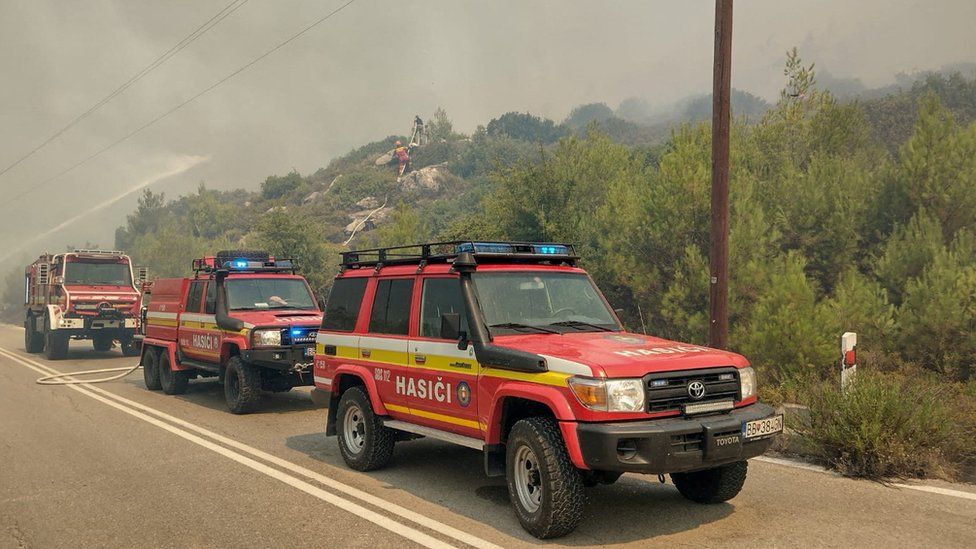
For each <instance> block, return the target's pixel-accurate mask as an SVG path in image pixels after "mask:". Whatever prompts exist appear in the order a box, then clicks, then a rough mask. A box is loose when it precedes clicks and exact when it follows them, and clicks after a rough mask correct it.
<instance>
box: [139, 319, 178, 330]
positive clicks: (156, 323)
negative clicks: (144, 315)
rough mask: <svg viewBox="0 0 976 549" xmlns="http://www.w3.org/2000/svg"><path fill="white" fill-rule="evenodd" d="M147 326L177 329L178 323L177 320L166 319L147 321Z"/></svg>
mask: <svg viewBox="0 0 976 549" xmlns="http://www.w3.org/2000/svg"><path fill="white" fill-rule="evenodd" d="M146 325H147V326H166V327H168V328H175V327H176V321H175V320H165V319H147V320H146Z"/></svg>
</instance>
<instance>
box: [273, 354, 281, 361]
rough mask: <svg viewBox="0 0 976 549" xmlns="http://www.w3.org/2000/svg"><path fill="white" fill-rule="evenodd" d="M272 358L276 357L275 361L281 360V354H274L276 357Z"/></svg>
mask: <svg viewBox="0 0 976 549" xmlns="http://www.w3.org/2000/svg"><path fill="white" fill-rule="evenodd" d="M272 356H273V357H274V359H275V360H281V353H274V355H272Z"/></svg>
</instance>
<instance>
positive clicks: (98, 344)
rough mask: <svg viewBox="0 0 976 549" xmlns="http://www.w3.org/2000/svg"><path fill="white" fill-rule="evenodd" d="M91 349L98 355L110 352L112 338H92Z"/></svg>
mask: <svg viewBox="0 0 976 549" xmlns="http://www.w3.org/2000/svg"><path fill="white" fill-rule="evenodd" d="M92 348H93V349H95V351H97V352H99V353H104V352H106V351H111V350H112V338H110V337H109V338H106V337H94V338H92Z"/></svg>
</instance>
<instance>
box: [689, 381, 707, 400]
mask: <svg viewBox="0 0 976 549" xmlns="http://www.w3.org/2000/svg"><path fill="white" fill-rule="evenodd" d="M688 396H690V397H691V398H693V399H695V400H700V399H701V398H702V397H704V396H705V384H704V383H702V382H701V381H698V380H695V381H692V382H690V383H689V384H688Z"/></svg>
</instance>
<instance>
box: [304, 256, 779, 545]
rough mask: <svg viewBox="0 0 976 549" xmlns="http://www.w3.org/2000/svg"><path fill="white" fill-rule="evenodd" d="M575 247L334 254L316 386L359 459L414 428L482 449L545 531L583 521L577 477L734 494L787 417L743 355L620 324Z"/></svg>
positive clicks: (531, 521) (372, 460)
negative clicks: (337, 259)
mask: <svg viewBox="0 0 976 549" xmlns="http://www.w3.org/2000/svg"><path fill="white" fill-rule="evenodd" d="M577 261H578V257H577V256H576V254H575V252H574V250H573V247H572V246H571V245H568V244H551V243H524V242H472V241H462V242H446V243H431V244H422V245H418V246H404V247H398V248H382V249H376V250H360V251H351V252H345V253H344V254H343V262H342V269H343V270H342V272H341V273H340V275H339V276H338V277H337V278H336V280H335V283H334V284H333V286H332V293H331V294H330V296H329V301H328V304H327V305H326V308H325V320H324V322H323V324H322V327H321V329H320V330H319V334H318V340H317V344H318V349H317V352H316V356H315V385H316V389H315V390H314V392H313V398H316V399H321V400H328V401H329V402H330V404H329V412H328V419H327V423H326V434H327V435H337V436H338V443H339V444H338V445H339V451H340V453H341V455H342V457H343V459H344V460H345V462H346V463H347V464H348V465H349V466H350V467H352V468H353V469H356V470H359V471H369V470H372V469H377V468H380V467H383V466H385V465H386V464H387V463H389V462H390V460H391V458H392V457H393V447H394V445H395V444H396V443H397V442H398V441H406V440H410V439H412V438H416V437H417V436H426V437H430V438H435V439H440V440H444V441H447V442H451V443H454V444H459V445H461V446H467V447H469V448H473V449H476V450H478V451H481V452H482V454H483V455H484V464H485V471H486V473H487V474H488V475H489V476H505V477H506V478H507V481H508V491H509V495H510V498H511V501H512V505H513V507H514V510H515V514H516V517H517V518H518V520H519V522H521V523H522V525H523V526H524V527H525V529H526V530H528V531H529V532H530V533H532V534H533V535H535V536H536V537H539V538H549V537H555V536H560V535H563V534H566V533H568V532H570V531H572V530H573V528H575V527H576V525H577V524H578V523H579V521H580V520H581V519H582V517H583V506H584V502H585V500H586V494H585V492H584V486H588V485H589V486H591V485H595V484H601V483H602V484H609V483H612V482H614V481H616V480H617V478H618V477H620V475H621V474H623V473H643V474H653V475H661V478H662V479H663V478H664V477H663V475H664V474H670V475H671V479H672V480H673V482H674V485H675V487H676V488H677V489H678V491H679V492H680V493H681V495H683V496H684V497H686V498H688V499H690V500H692V501H695V502H698V503H719V502H723V501H726V500H728V499H731V498H733V497H735V495H736V494H738V493H739V490H740V489H741V488H742V486H743V483H744V482H745V478H746V470H747V465H746V460H747V459H749V458H751V457H755V456H758V455H759V454H762V453H763V452H764V451H766V449H767V448H769V446H770V444H771V443H772V438H771V437H773V436H774V435H776V434H777V433H779V432H781V431H782V430H783V416H782V415H779V414H776V413H775V412H774V410H773V409H772V408H771V407H770V406H767V405H765V404H762V403H760V402H758V398H757V395H756V375H755V372H754V371H753V369H752V368H751V367H750V366H749V363H748V361H746V359H745V358H744V357H742V356H740V355H737V354H735V353H731V352H727V351H722V350H719V349H709V348H707V347H702V346H700V345H692V344H689V343H681V342H677V341H668V340H665V339H661V338H658V337H653V336H647V335H642V334H634V333H628V332H626V331H625V330H624V329H623V326H621V324H620V321H619V320H618V319H617V316H616V315H615V314H614V312H613V309H612V308H611V307H610V306H609V304H608V303H607V301H606V300H605V299H604V297H603V295H602V294H601V293H600V291H599V290H598V289H597V287H596V285H595V284H594V283H593V280H592V279H591V278H590V277H589V275H587V273H586V271H584V270H583V269H581V268H580V267H579V266H578V265H577Z"/></svg>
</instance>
